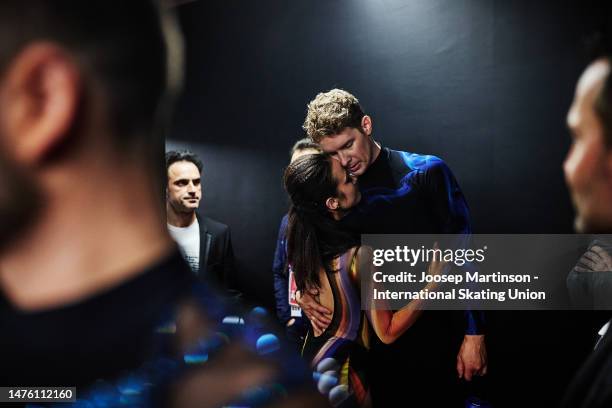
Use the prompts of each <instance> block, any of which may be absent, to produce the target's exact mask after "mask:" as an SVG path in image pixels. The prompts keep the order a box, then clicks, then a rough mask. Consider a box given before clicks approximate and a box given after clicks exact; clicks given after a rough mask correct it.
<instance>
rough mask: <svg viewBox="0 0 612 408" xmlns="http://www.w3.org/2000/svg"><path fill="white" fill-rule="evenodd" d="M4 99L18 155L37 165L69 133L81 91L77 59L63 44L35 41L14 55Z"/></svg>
mask: <svg viewBox="0 0 612 408" xmlns="http://www.w3.org/2000/svg"><path fill="white" fill-rule="evenodd" d="M4 78H5V79H4V83H3V84H2V88H3V92H2V95H1V96H2V98H1V99H0V103H2V104H3V109H2V111H3V117H2V119H1V120H2V122H3V124H4V127H5V128H4V131H5V132H6V134H5V136H6V137H7V138H8V139H9V140H7V141H6V142H7V146H9V147H10V149H9V151H10V152H11V154H12V156H13V158H14V159H15V160H16V161H18V162H21V163H23V164H25V165H36V164H38V163H39V162H41V161H42V160H44V158H45V156H46V154H47V153H49V152H50V151H51V150H53V148H55V147H57V146H58V145H59V144H61V143H62V142H63V141H65V138H66V137H67V136H68V133H69V131H70V128H71V127H72V125H73V124H74V121H75V117H76V114H77V108H78V104H79V99H80V94H81V81H80V75H79V70H78V68H77V66H76V63H75V62H74V61H73V60H72V59H71V58H70V57H69V55H68V54H67V53H66V51H64V50H63V49H62V48H60V47H59V46H57V45H55V44H52V43H34V44H31V45H29V46H27V47H26V48H25V49H23V50H22V51H21V52H20V53H19V54H18V55H17V56H16V57H15V58H13V60H12V63H11V64H10V66H9V68H8V70H7V71H6V74H5V76H4Z"/></svg>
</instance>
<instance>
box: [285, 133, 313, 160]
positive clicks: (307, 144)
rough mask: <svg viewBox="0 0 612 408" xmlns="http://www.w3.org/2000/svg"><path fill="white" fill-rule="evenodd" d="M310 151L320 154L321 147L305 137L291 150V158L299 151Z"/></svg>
mask: <svg viewBox="0 0 612 408" xmlns="http://www.w3.org/2000/svg"><path fill="white" fill-rule="evenodd" d="M310 149H312V150H316V151H318V152H320V151H321V146H319V145H318V144H316V143H315V142H313V141H312V139H311V138H309V137H305V138H303V139H300V140H298V141H297V142H295V144H294V145H293V147H292V148H291V151H290V152H289V156H293V155H294V154H295V152H297V151H301V150H310Z"/></svg>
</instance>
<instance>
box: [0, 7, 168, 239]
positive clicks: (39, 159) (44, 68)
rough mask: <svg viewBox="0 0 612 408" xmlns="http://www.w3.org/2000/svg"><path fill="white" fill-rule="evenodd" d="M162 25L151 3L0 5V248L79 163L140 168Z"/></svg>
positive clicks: (153, 116) (162, 61)
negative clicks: (0, 244) (9, 229)
mask: <svg viewBox="0 0 612 408" xmlns="http://www.w3.org/2000/svg"><path fill="white" fill-rule="evenodd" d="M166 26H167V24H165V23H163V22H162V18H161V16H160V13H159V10H158V8H157V6H156V5H155V4H154V2H153V1H145V0H130V1H127V2H109V1H102V0H93V1H81V0H59V1H48V0H28V1H25V2H24V1H18V0H4V1H2V2H0V168H1V169H2V174H1V176H0V178H2V180H0V225H3V226H4V225H6V224H5V220H7V219H10V220H12V221H13V223H12V225H11V227H12V230H11V231H6V229H2V228H1V227H0V242H2V241H3V239H5V238H6V236H7V235H6V234H7V233H10V234H14V233H15V230H14V229H15V228H17V229H18V228H19V227H20V225H22V224H24V223H25V221H26V220H27V219H32V217H33V216H34V214H33V210H34V209H35V208H39V207H41V206H42V205H44V204H46V202H45V200H46V198H47V197H45V196H46V192H47V190H49V189H53V188H56V187H58V186H60V185H62V186H63V187H65V186H64V185H63V184H62V183H66V182H67V177H65V175H67V174H72V175H74V174H78V173H79V168H80V166H89V167H92V166H99V167H100V168H102V167H103V166H108V167H109V168H110V166H117V165H119V164H121V165H122V166H125V163H137V164H138V165H144V164H149V163H150V160H151V158H150V157H147V156H149V155H150V153H151V152H152V149H151V145H154V144H155V141H154V140H151V136H152V135H153V133H154V129H156V128H157V127H158V125H159V122H158V119H159V114H160V113H162V111H165V110H166V108H167V106H169V104H166V103H165V101H166V95H167V90H168V83H169V81H170V78H171V76H170V75H169V70H168V68H169V64H168V55H167V52H168V48H167V36H166V34H167V30H165V28H164V27H166ZM69 168H70V170H69ZM60 169H62V170H60ZM152 179H154V177H152ZM97 181H98V180H91V182H92V183H96V182H97ZM117 182H120V181H119V180H118V181H117ZM74 188H78V186H74ZM16 215H18V217H16Z"/></svg>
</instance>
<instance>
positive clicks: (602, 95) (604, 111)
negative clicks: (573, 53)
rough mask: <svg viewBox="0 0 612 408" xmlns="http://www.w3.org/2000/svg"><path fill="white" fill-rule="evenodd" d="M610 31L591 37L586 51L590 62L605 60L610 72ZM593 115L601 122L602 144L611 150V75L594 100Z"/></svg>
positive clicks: (611, 41)
mask: <svg viewBox="0 0 612 408" xmlns="http://www.w3.org/2000/svg"><path fill="white" fill-rule="evenodd" d="M611 31H612V30H610V28H609V27H605V28H602V29H601V31H599V32H597V33H596V34H594V35H592V36H591V37H590V38H589V39H588V40H587V49H588V51H589V54H590V55H589V56H590V60H591V61H595V60H598V59H605V60H607V61H608V66H609V68H610V70H612V38H611V36H612V32H611ZM594 109H595V113H596V114H597V116H598V117H599V119H600V120H601V123H602V125H603V130H604V142H605V144H606V146H607V147H608V148H612V75H610V72H608V76H607V78H606V80H605V82H604V84H603V87H602V88H601V91H600V92H599V95H597V98H596V99H595V106H594Z"/></svg>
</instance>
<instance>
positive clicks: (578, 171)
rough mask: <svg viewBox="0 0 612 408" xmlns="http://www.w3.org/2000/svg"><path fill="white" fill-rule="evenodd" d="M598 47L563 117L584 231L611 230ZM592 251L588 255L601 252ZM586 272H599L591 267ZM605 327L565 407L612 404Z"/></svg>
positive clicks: (605, 83) (609, 340)
mask: <svg viewBox="0 0 612 408" xmlns="http://www.w3.org/2000/svg"><path fill="white" fill-rule="evenodd" d="M602 51H603V53H601V55H603V56H601V57H599V58H597V59H596V60H595V61H594V62H592V63H591V64H590V65H589V66H588V67H587V69H586V70H585V71H584V73H583V74H582V76H581V77H580V80H579V81H578V85H577V86H576V93H575V97H574V101H573V103H572V106H571V108H570V110H569V112H568V115H567V124H568V127H569V129H570V132H571V134H572V139H573V143H572V147H571V149H570V152H569V153H568V156H567V158H566V160H565V163H564V171H565V178H566V181H567V184H568V187H569V189H570V192H571V195H572V201H573V202H574V206H575V207H576V210H577V216H576V229H577V230H578V231H579V232H588V233H611V232H612V76H611V75H610V71H611V66H612V48H611V47H605V46H604V47H602ZM596 252H597V251H595V252H594V253H593V257H592V258H589V259H591V260H598V259H599V258H602V255H605V253H604V252H601V251H600V252H599V253H600V255H598V254H597V253H596ZM604 258H605V256H604ZM601 260H603V258H602V259H601ZM591 263H592V262H589V264H591ZM588 273H599V272H597V268H595V269H593V268H591V269H590V270H589V271H588ZM568 283H569V284H570V285H571V280H568ZM610 288H612V286H610ZM570 289H571V287H570ZM610 292H611V294H612V290H611V291H610ZM591 295H594V294H591ZM608 326H609V325H606V326H604V327H602V330H600V334H601V335H602V337H601V339H600V341H599V342H598V343H597V345H596V347H595V349H594V350H593V352H592V353H591V355H590V356H589V357H588V359H587V361H586V362H585V363H584V365H583V366H582V367H581V368H580V370H579V371H578V373H577V374H576V376H575V377H574V379H573V381H572V383H571V384H570V387H569V388H568V391H567V393H566V396H565V399H564V402H563V406H564V407H572V408H578V407H580V408H587V407H588V408H596V407H601V408H603V407H611V406H612V330H608Z"/></svg>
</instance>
